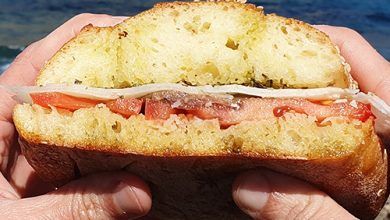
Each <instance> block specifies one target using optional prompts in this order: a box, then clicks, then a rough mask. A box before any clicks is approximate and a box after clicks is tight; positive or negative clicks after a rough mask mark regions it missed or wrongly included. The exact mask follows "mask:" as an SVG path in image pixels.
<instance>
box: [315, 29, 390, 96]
mask: <svg viewBox="0 0 390 220" xmlns="http://www.w3.org/2000/svg"><path fill="white" fill-rule="evenodd" d="M315 27H316V28H318V29H320V30H321V31H323V32H325V33H326V34H328V35H329V37H330V38H331V40H332V41H333V42H334V43H336V44H337V45H338V47H339V48H340V51H341V54H342V56H343V57H344V58H345V59H346V61H347V63H349V64H350V65H351V68H352V69H351V73H352V76H353V77H354V79H355V80H356V81H357V82H358V83H359V86H360V88H361V89H362V90H363V91H365V92H368V91H369V92H374V93H375V94H376V95H378V96H379V97H381V98H382V99H384V100H385V101H386V102H387V103H390V63H389V62H388V61H387V60H386V59H385V58H384V57H382V56H381V55H380V54H379V53H378V52H377V51H376V50H375V49H374V48H373V47H372V46H371V45H370V44H369V43H368V42H367V41H366V40H365V39H364V38H363V37H362V36H361V35H360V34H359V33H357V32H356V31H354V30H352V29H349V28H344V27H332V26H327V25H315Z"/></svg>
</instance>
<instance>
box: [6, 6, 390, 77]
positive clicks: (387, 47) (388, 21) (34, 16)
mask: <svg viewBox="0 0 390 220" xmlns="http://www.w3.org/2000/svg"><path fill="white" fill-rule="evenodd" d="M156 2H158V1H156V0H144V1H142V0H106V1H102V0H67V1H63V0H51V1H47V0H0V74H1V73H2V72H3V71H4V70H5V68H6V67H7V66H8V65H9V63H10V62H12V60H13V59H14V58H15V56H16V55H17V54H18V53H19V52H20V51H21V50H22V49H23V48H24V47H25V46H26V45H28V44H30V43H31V42H34V41H36V40H38V39H40V38H42V37H44V36H45V35H47V34H48V33H50V32H51V31H52V30H53V29H55V28H56V27H57V26H59V25H60V24H62V23H63V22H65V21H66V20H67V19H69V18H71V17H72V16H74V15H76V14H79V13H83V12H91V13H106V14H112V15H134V14H136V13H138V12H140V11H143V10H146V9H148V8H150V7H152V6H153V4H154V3H156ZM249 2H251V3H254V4H256V5H262V6H264V7H265V11H266V12H267V13H277V14H280V15H283V16H287V17H293V18H297V19H300V20H303V21H306V22H309V23H311V24H330V25H337V26H346V27H350V28H353V29H355V30H357V31H358V32H360V33H361V34H362V35H363V36H364V37H365V38H366V39H367V40H368V41H369V42H370V43H371V44H372V45H373V46H374V47H375V48H376V49H377V50H378V51H379V52H380V53H381V54H382V55H383V56H384V57H386V58H387V59H388V60H390V40H389V36H390V0H260V1H258V0H253V1H249Z"/></svg>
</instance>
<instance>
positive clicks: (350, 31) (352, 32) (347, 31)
mask: <svg viewBox="0 0 390 220" xmlns="http://www.w3.org/2000/svg"><path fill="white" fill-rule="evenodd" d="M340 30H341V31H342V32H344V33H345V34H346V35H347V36H348V37H350V38H353V39H356V38H360V37H361V35H360V34H359V32H357V31H356V30H354V29H352V28H349V27H340Z"/></svg>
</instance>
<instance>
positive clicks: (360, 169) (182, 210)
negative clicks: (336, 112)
mask: <svg viewBox="0 0 390 220" xmlns="http://www.w3.org/2000/svg"><path fill="white" fill-rule="evenodd" d="M14 122H15V125H16V128H17V130H18V132H19V135H20V143H21V147H22V151H23V153H24V154H25V156H26V158H27V160H28V161H29V163H30V164H31V165H32V166H33V168H34V169H35V170H36V171H37V173H38V174H39V175H41V177H42V178H43V179H45V180H47V181H50V182H53V183H56V184H57V185H61V184H65V183H66V182H68V181H70V180H72V179H75V178H78V177H80V176H83V175H87V174H90V173H95V172H100V171H107V170H119V169H125V170H128V171H129V172H132V173H134V174H136V175H139V176H140V177H141V178H143V179H144V180H146V181H147V182H148V183H149V185H150V186H151V188H152V193H153V207H152V211H151V213H150V214H149V215H150V216H152V217H157V218H162V219H165V218H169V219H183V218H188V219H191V218H192V219H199V218H203V219H204V218H206V219H210V218H211V219H215V218H217V219H221V218H223V219H241V218H243V216H244V215H243V213H241V212H240V211H239V210H238V209H237V208H236V207H235V205H234V202H233V201H232V198H231V183H232V181H233V179H234V177H235V176H236V175H237V174H238V173H239V172H242V171H244V170H249V169H256V168H259V167H267V168H270V169H272V170H275V171H278V172H281V173H285V174H289V175H292V176H294V177H297V178H300V179H302V180H305V181H307V182H309V183H311V184H314V185H315V186H317V187H318V188H320V189H321V190H323V191H324V192H326V193H328V194H329V195H330V196H332V197H333V198H334V199H335V200H336V201H337V202H338V203H339V204H340V205H342V206H344V207H345V208H346V209H348V210H349V211H350V212H351V213H352V214H354V215H355V216H357V217H359V218H362V219H370V218H374V217H375V216H376V215H377V214H378V213H379V211H380V209H381V207H382V206H383V204H384V202H385V199H386V197H387V195H388V174H387V172H388V168H387V153H386V150H385V149H384V148H383V147H382V146H381V144H380V141H379V138H378V137H377V136H376V135H375V133H374V129H373V120H371V119H370V120H367V121H366V122H360V121H350V122H347V121H345V120H340V119H337V118H334V119H330V120H329V121H328V122H324V123H322V124H319V123H317V122H316V121H315V118H313V117H310V116H306V115H302V114H292V113H288V114H286V115H285V116H284V117H280V118H274V119H269V120H261V121H252V122H242V123H240V124H238V125H234V126H231V127H229V128H227V129H221V128H220V127H219V124H218V121H217V120H200V119H196V118H195V119H188V118H186V117H184V116H172V117H171V118H170V119H169V120H167V121H164V122H157V121H150V120H145V118H144V116H143V115H138V116H132V117H130V118H129V119H125V118H123V117H122V116H120V115H117V114H114V113H111V112H110V111H109V110H108V109H107V108H106V107H105V106H98V107H95V108H89V109H80V110H77V111H75V112H74V113H72V114H60V113H58V112H57V111H56V110H47V109H43V108H41V107H39V106H37V105H32V106H31V105H28V104H25V105H18V106H17V107H16V108H15V111H14Z"/></svg>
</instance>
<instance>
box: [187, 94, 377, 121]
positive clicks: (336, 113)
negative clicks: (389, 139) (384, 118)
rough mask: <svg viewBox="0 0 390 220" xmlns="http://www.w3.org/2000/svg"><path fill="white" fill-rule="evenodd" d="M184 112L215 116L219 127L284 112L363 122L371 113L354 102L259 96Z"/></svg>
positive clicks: (207, 116) (199, 115)
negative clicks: (321, 101)
mask: <svg viewBox="0 0 390 220" xmlns="http://www.w3.org/2000/svg"><path fill="white" fill-rule="evenodd" d="M187 112H188V113H191V114H193V115H195V116H197V117H198V118H201V119H213V118H217V119H218V120H219V122H220V124H221V126H222V127H227V126H230V125H235V124H238V123H240V122H242V121H254V120H262V119H267V118H273V117H282V116H283V115H284V114H285V113H287V112H295V113H300V114H306V115H311V116H315V117H316V118H317V120H318V121H320V122H321V121H322V120H324V119H325V118H328V117H346V118H349V119H357V120H360V121H363V122H364V121H366V120H367V119H368V118H370V117H371V116H373V114H372V112H371V110H370V105H366V104H363V103H358V102H357V106H355V107H353V106H352V105H351V104H350V102H345V103H332V104H330V105H321V104H317V103H313V102H310V101H308V100H305V99H259V98H246V99H241V101H240V104H239V107H238V108H233V107H230V106H224V105H218V104H213V105H212V106H211V107H201V108H198V109H196V110H188V111H187Z"/></svg>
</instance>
